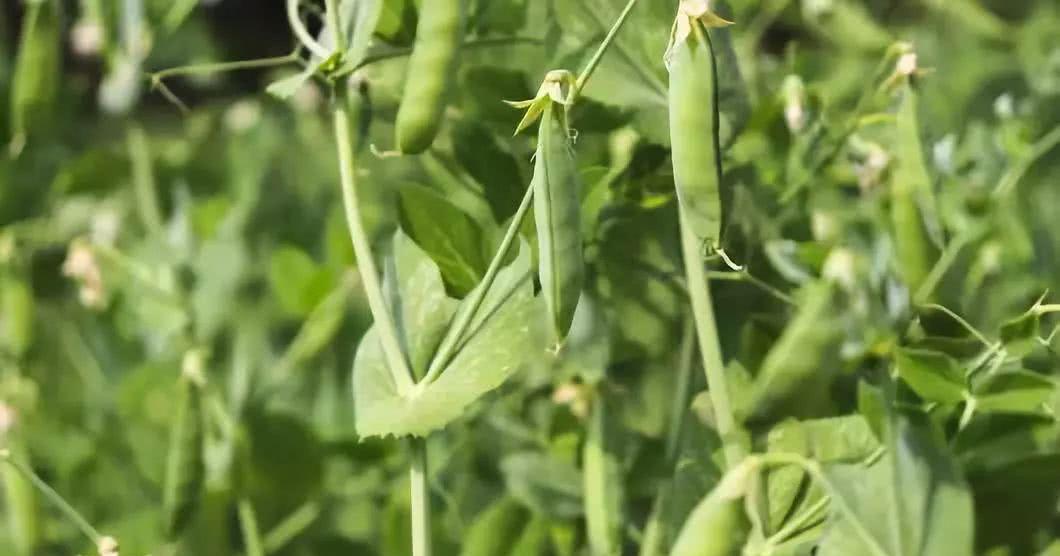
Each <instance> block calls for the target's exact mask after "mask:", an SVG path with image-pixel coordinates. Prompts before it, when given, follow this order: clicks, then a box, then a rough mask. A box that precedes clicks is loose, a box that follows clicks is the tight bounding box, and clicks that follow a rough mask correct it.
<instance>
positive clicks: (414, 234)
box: [399, 185, 489, 297]
mask: <svg viewBox="0 0 1060 556" xmlns="http://www.w3.org/2000/svg"><path fill="white" fill-rule="evenodd" d="M399 196H400V201H399V208H400V212H401V225H402V228H403V229H404V230H405V231H406V233H408V234H409V237H411V238H412V239H413V240H414V241H415V242H416V244H417V245H419V246H420V247H421V248H422V249H423V250H424V251H426V252H427V254H428V255H430V256H431V258H432V259H434V261H435V262H436V263H437V264H438V268H440V269H441V271H442V276H443V277H444V278H445V282H446V284H448V285H449V286H450V287H451V288H452V291H453V293H454V294H456V295H457V296H461V297H462V296H464V295H466V294H467V292H469V291H471V289H472V288H474V287H475V284H477V283H478V281H479V280H480V279H481V278H482V275H483V274H484V273H485V271H486V267H487V266H489V259H488V258H487V257H488V254H487V253H485V252H484V249H483V237H484V235H485V234H486V232H485V231H484V230H483V229H482V228H481V227H480V226H479V225H478V224H477V223H476V222H475V221H474V220H473V219H472V218H471V217H470V216H468V215H467V214H466V213H464V212H463V211H461V210H460V209H459V208H457V207H456V206H455V205H453V204H452V203H450V202H449V201H448V200H447V199H446V198H445V197H443V196H441V195H439V194H438V193H436V192H434V191H432V190H430V189H427V188H425V187H420V186H414V185H407V186H405V187H403V188H401V191H400V192H399Z"/></svg>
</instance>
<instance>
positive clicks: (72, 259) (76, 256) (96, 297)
mask: <svg viewBox="0 0 1060 556" xmlns="http://www.w3.org/2000/svg"><path fill="white" fill-rule="evenodd" d="M62 271H63V276H66V277H68V278H72V279H74V280H75V281H77V283H78V284H79V285H80V289H79V290H78V297H79V298H80V300H81V304H82V305H84V306H85V307H89V308H91V309H102V308H104V307H106V305H107V295H106V290H105V289H104V287H103V273H102V272H100V270H99V261H98V260H97V259H96V254H95V252H94V251H93V250H92V246H91V245H89V243H88V242H87V241H85V240H83V239H75V240H74V241H73V242H71V243H70V248H69V249H68V250H67V253H66V260H65V261H63V268H62Z"/></svg>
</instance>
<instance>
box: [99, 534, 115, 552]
mask: <svg viewBox="0 0 1060 556" xmlns="http://www.w3.org/2000/svg"><path fill="white" fill-rule="evenodd" d="M98 548H99V556H118V540H117V539H115V538H114V537H109V536H108V537H102V538H100V539H99V546H98Z"/></svg>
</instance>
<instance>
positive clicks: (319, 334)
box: [284, 283, 350, 365]
mask: <svg viewBox="0 0 1060 556" xmlns="http://www.w3.org/2000/svg"><path fill="white" fill-rule="evenodd" d="M349 298H350V288H349V286H348V285H347V284H344V283H340V284H339V285H338V287H336V288H335V289H334V290H333V291H332V292H331V293H329V294H328V296H327V297H325V298H324V299H322V300H320V303H318V304H317V306H316V307H314V308H313V311H312V312H311V313H309V316H308V317H307V318H306V320H305V322H304V323H302V327H301V328H299V329H298V334H297V335H295V337H294V339H293V340H291V344H290V345H289V346H288V347H287V351H286V352H285V353H284V360H285V362H286V363H287V364H289V365H298V364H299V363H301V362H303V361H305V360H307V359H309V358H310V357H313V356H314V355H316V354H317V353H318V352H319V351H320V350H322V349H323V348H324V347H325V346H326V345H327V344H328V342H330V341H331V339H332V338H334V337H335V333H336V332H338V330H339V326H341V325H342V320H343V318H344V317H345V316H346V308H347V306H348V304H349Z"/></svg>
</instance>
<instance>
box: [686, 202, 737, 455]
mask: <svg viewBox="0 0 1060 556" xmlns="http://www.w3.org/2000/svg"><path fill="white" fill-rule="evenodd" d="M680 213H681V214H680V225H681V251H682V254H683V256H684V262H685V277H686V280H687V282H688V295H689V297H690V298H691V301H692V316H693V318H694V319H695V323H696V333H697V337H698V339H699V351H700V355H701V356H702V358H703V371H704V372H705V373H706V376H707V388H708V390H709V392H710V399H711V402H712V404H713V406H714V418H715V421H716V422H717V425H718V434H719V435H720V436H721V439H722V443H723V445H724V448H725V461H726V463H727V464H728V467H729V468H732V467H735V466H736V465H737V464H738V463H740V461H741V460H743V458H744V456H745V455H746V453H745V450H744V448H743V446H742V445H741V444H740V439H739V438H737V431H736V418H735V417H734V415H733V411H732V404H731V403H730V402H729V385H728V381H727V380H726V378H725V366H724V363H723V361H722V357H721V345H720V343H719V341H718V327H717V322H716V321H715V319H714V306H713V301H712V300H711V296H710V282H709V281H708V280H707V276H706V272H704V269H703V262H702V261H701V260H700V255H699V246H700V241H699V239H698V238H697V237H696V234H695V232H693V231H692V228H691V227H690V226H689V225H688V218H687V217H686V215H685V213H684V210H683V209H682V210H681V211H680Z"/></svg>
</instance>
